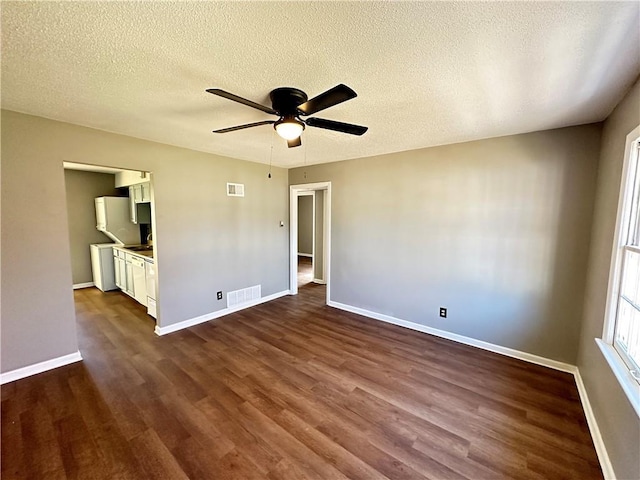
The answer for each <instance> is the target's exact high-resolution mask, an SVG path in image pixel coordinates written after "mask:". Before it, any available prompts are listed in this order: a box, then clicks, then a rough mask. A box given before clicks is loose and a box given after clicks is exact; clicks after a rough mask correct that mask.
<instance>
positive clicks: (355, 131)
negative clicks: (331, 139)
mask: <svg viewBox="0 0 640 480" xmlns="http://www.w3.org/2000/svg"><path fill="white" fill-rule="evenodd" d="M305 123H306V124H307V125H309V126H310V127H317V128H325V129H327V130H335V131H336V132H342V133H348V134H350V135H362V134H363V133H364V132H366V131H367V130H369V127H363V126H362V125H354V124H352V123H342V122H336V121H335V120H326V119H324V118H307V119H306V120H305Z"/></svg>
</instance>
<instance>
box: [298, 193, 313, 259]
mask: <svg viewBox="0 0 640 480" xmlns="http://www.w3.org/2000/svg"><path fill="white" fill-rule="evenodd" d="M298 253H304V254H307V255H312V254H313V195H301V196H299V197H298Z"/></svg>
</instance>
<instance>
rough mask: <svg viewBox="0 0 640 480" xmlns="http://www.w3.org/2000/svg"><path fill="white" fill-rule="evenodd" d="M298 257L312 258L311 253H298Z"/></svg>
mask: <svg viewBox="0 0 640 480" xmlns="http://www.w3.org/2000/svg"><path fill="white" fill-rule="evenodd" d="M298 256H299V257H309V258H313V254H311V253H298Z"/></svg>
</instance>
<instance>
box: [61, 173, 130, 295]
mask: <svg viewBox="0 0 640 480" xmlns="http://www.w3.org/2000/svg"><path fill="white" fill-rule="evenodd" d="M64 180H65V182H64V183H65V191H66V198H67V219H68V220H69V245H70V251H71V278H72V281H73V284H74V285H76V284H79V283H87V282H93V274H92V271H91V253H90V250H89V245H91V244H92V243H113V241H112V240H111V239H110V238H109V237H107V236H106V235H105V234H104V233H102V232H100V231H98V230H96V208H95V203H94V199H95V198H96V197H102V196H119V195H120V192H118V190H117V189H116V188H115V175H113V174H110V173H97V172H82V171H79V170H65V171H64Z"/></svg>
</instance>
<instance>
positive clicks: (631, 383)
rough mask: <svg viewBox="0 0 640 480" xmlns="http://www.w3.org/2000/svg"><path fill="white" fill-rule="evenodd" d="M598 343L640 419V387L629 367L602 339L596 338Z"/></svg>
mask: <svg viewBox="0 0 640 480" xmlns="http://www.w3.org/2000/svg"><path fill="white" fill-rule="evenodd" d="M596 343H597V344H598V347H600V351H601V352H602V355H604V358H605V359H606V360H607V363H608V364H609V366H610V367H611V370H613V374H614V375H615V376H616V378H617V379H618V383H620V386H621V387H622V390H623V391H624V393H625V395H626V396H627V398H628V399H629V402H630V403H631V405H632V406H633V409H634V410H635V411H636V415H638V417H639V418H640V385H638V382H637V381H636V379H635V378H633V376H632V375H631V373H629V369H628V368H627V365H626V364H625V363H624V362H623V361H622V359H621V358H620V356H619V355H618V352H616V351H615V349H614V348H613V347H612V346H611V345H609V344H608V343H605V342H604V341H602V339H600V338H596Z"/></svg>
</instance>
